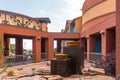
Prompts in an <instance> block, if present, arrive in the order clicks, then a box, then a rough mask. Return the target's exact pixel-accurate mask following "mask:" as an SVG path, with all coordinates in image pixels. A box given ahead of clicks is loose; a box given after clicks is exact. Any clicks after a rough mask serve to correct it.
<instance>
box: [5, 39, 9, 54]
mask: <svg viewBox="0 0 120 80" xmlns="http://www.w3.org/2000/svg"><path fill="white" fill-rule="evenodd" d="M4 42H5V50H4V54H5V56H9V53H10V38H8V37H5V38H4Z"/></svg>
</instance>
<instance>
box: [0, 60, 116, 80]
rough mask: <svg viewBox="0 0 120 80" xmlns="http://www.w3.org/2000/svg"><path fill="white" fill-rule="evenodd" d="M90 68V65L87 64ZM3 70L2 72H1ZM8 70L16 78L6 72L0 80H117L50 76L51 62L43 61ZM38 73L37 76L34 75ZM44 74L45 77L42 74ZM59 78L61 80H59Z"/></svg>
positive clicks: (91, 76) (105, 77)
mask: <svg viewBox="0 0 120 80" xmlns="http://www.w3.org/2000/svg"><path fill="white" fill-rule="evenodd" d="M86 65H87V66H89V64H86ZM2 70H3V69H1V70H0V72H1V71H2ZM7 70H12V71H13V72H14V74H15V76H12V77H8V76H6V75H7V74H6V71H5V72H3V73H1V74H0V80H115V78H114V77H110V76H105V75H98V74H97V75H87V76H86V75H85V76H84V75H77V74H76V75H71V76H70V77H61V76H59V75H50V74H49V73H50V62H49V61H43V62H39V63H31V64H26V65H19V66H14V67H9V68H8V69H7ZM34 71H35V72H38V73H39V74H38V73H37V74H36V75H32V74H33V73H34ZM42 73H44V75H43V74H42ZM58 78H59V79H58Z"/></svg>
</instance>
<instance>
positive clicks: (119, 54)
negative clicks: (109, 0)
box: [116, 0, 120, 76]
mask: <svg viewBox="0 0 120 80" xmlns="http://www.w3.org/2000/svg"><path fill="white" fill-rule="evenodd" d="M116 4H117V6H116V76H118V75H119V74H120V0H116Z"/></svg>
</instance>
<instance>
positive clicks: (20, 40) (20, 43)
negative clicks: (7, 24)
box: [15, 37, 23, 55]
mask: <svg viewBox="0 0 120 80" xmlns="http://www.w3.org/2000/svg"><path fill="white" fill-rule="evenodd" d="M15 52H16V55H23V38H21V37H17V38H16V51H15Z"/></svg>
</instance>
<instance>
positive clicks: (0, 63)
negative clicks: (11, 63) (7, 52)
mask: <svg viewBox="0 0 120 80" xmlns="http://www.w3.org/2000/svg"><path fill="white" fill-rule="evenodd" d="M3 57H4V55H3V45H2V38H1V37H0V67H3V64H4V58H3Z"/></svg>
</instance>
